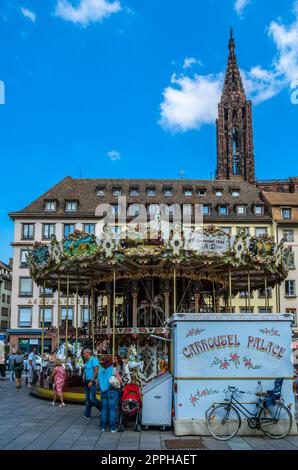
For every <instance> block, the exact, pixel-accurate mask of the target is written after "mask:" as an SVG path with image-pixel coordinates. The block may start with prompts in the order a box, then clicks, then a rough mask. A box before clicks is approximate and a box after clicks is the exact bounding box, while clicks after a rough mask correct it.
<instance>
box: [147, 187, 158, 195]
mask: <svg viewBox="0 0 298 470" xmlns="http://www.w3.org/2000/svg"><path fill="white" fill-rule="evenodd" d="M147 196H150V197H153V196H156V188H147Z"/></svg>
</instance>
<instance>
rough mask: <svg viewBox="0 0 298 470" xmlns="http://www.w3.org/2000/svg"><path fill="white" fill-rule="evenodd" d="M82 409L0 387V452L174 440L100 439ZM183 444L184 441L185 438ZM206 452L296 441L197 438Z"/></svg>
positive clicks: (297, 443) (167, 435)
mask: <svg viewBox="0 0 298 470" xmlns="http://www.w3.org/2000/svg"><path fill="white" fill-rule="evenodd" d="M82 412H83V406H80V405H71V404H69V405H66V407H65V408H59V407H58V406H55V407H51V406H49V402H48V401H46V400H42V399H38V398H35V397H33V396H31V395H30V393H29V391H28V389H27V388H26V387H23V388H22V389H21V390H16V388H15V384H14V383H12V384H10V383H9V382H8V381H7V380H2V381H0V449H1V450H13V449H15V450H22V449H25V450H46V449H64V450H70V449H76V450H119V451H120V450H123V451H124V450H138V449H142V450H162V449H166V447H165V443H164V441H165V440H166V439H184V438H179V437H175V436H174V434H173V432H172V430H168V431H166V432H160V431H159V430H158V429H149V430H147V431H145V430H144V431H142V432H140V433H135V432H133V430H130V429H128V430H125V431H124V432H123V433H115V434H111V433H110V432H106V433H102V432H100V429H99V419H98V414H97V411H96V410H94V411H93V418H92V420H91V421H88V422H85V421H82V420H81V419H80V416H81V415H82ZM185 439H189V437H186V438H185ZM203 441H204V444H205V448H206V449H210V450H253V449H256V450H297V449H298V436H290V437H287V438H286V439H283V440H281V441H279V440H278V441H275V440H270V439H267V438H263V437H245V438H242V437H236V438H234V439H233V440H231V441H229V442H228V443H226V442H219V441H216V440H215V439H213V438H211V437H203Z"/></svg>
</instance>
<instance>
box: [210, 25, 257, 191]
mask: <svg viewBox="0 0 298 470" xmlns="http://www.w3.org/2000/svg"><path fill="white" fill-rule="evenodd" d="M235 49H236V44H235V39H234V33H233V29H232V28H231V31H230V39H229V57H228V65H227V69H226V74H225V80H224V86H223V92H222V96H221V100H220V103H219V107H218V111H219V116H218V119H217V121H216V126H217V178H218V179H237V178H238V179H244V180H245V181H248V182H250V183H253V182H254V181H255V169H254V151H253V129H252V103H251V101H248V100H247V98H246V94H245V90H244V86H243V81H242V77H241V72H240V69H239V67H238V63H237V57H236V54H235Z"/></svg>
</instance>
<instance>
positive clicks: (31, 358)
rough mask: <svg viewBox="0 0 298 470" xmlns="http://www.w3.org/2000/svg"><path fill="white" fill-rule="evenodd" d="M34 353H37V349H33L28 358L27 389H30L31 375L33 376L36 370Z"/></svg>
mask: <svg viewBox="0 0 298 470" xmlns="http://www.w3.org/2000/svg"><path fill="white" fill-rule="evenodd" d="M36 353H37V349H36V348H33V349H32V351H31V353H30V354H29V356H28V372H29V384H28V387H30V385H32V380H33V375H34V371H35V369H36Z"/></svg>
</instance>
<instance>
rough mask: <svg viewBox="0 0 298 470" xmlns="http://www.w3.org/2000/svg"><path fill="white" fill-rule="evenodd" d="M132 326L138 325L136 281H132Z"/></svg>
mask: <svg viewBox="0 0 298 470" xmlns="http://www.w3.org/2000/svg"><path fill="white" fill-rule="evenodd" d="M131 295H132V326H133V328H137V326H138V282H137V281H133V282H132V289H131Z"/></svg>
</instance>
